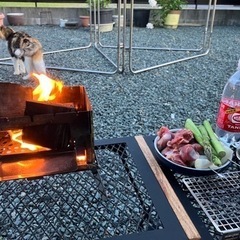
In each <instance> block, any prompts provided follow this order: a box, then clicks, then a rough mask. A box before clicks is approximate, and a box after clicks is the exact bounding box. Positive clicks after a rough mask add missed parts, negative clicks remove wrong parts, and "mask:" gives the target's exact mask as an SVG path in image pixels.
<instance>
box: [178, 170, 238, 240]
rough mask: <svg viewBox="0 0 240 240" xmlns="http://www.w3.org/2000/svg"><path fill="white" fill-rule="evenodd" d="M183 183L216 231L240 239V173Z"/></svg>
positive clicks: (193, 179)
mask: <svg viewBox="0 0 240 240" xmlns="http://www.w3.org/2000/svg"><path fill="white" fill-rule="evenodd" d="M183 182H184V184H185V185H186V187H187V188H188V190H189V191H190V192H191V194H192V195H193V197H194V198H195V199H196V201H197V202H198V203H199V205H200V206H201V208H202V209H203V211H204V212H205V214H206V215H207V217H208V218H209V219H210V221H211V222H212V224H213V225H214V227H215V229H216V231H218V233H220V234H221V235H223V236H228V237H230V236H231V237H232V238H231V239H239V238H238V237H239V234H240V172H239V171H236V172H228V173H223V177H221V176H214V177H212V176H211V177H204V178H203V177H194V178H184V179H183ZM235 237H236V238H235Z"/></svg>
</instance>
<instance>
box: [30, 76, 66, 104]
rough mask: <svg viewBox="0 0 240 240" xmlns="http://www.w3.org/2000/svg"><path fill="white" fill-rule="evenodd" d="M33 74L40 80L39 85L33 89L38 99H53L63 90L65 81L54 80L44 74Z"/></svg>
mask: <svg viewBox="0 0 240 240" xmlns="http://www.w3.org/2000/svg"><path fill="white" fill-rule="evenodd" d="M33 76H34V77H36V78H37V79H38V81H39V85H38V86H37V87H36V88H35V89H34V90H33V96H35V97H36V99H37V100H38V101H51V100H53V99H55V98H56V97H57V95H58V94H60V93H61V92H62V88H63V83H62V82H61V81H56V80H53V79H51V78H49V77H48V76H46V75H44V74H36V73H33Z"/></svg>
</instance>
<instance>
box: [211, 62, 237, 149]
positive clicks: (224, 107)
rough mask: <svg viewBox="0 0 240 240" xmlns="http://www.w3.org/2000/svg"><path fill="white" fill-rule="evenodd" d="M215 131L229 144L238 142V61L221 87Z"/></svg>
mask: <svg viewBox="0 0 240 240" xmlns="http://www.w3.org/2000/svg"><path fill="white" fill-rule="evenodd" d="M215 132H216V134H217V136H218V137H219V138H220V139H221V140H222V141H224V142H225V143H227V144H229V145H236V144H238V145H239V144H240V61H239V63H238V70H237V71H236V72H235V73H234V74H233V75H232V76H231V77H230V78H229V79H228V81H227V83H226V85H225V87H224V89H223V93H222V98H221V102H220V106H219V110H218V115H217V122H216V130H215Z"/></svg>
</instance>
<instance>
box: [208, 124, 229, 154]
mask: <svg viewBox="0 0 240 240" xmlns="http://www.w3.org/2000/svg"><path fill="white" fill-rule="evenodd" d="M203 126H204V127H205V129H206V131H207V133H208V136H209V138H210V142H211V145H212V146H213V148H214V149H215V151H216V153H217V156H218V157H220V158H223V157H225V155H226V152H225V150H224V147H223V145H222V143H221V142H220V141H219V140H218V137H217V136H216V135H215V133H214V131H213V129H212V126H211V124H210V122H209V121H208V120H204V121H203Z"/></svg>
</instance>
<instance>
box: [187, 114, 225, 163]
mask: <svg viewBox="0 0 240 240" xmlns="http://www.w3.org/2000/svg"><path fill="white" fill-rule="evenodd" d="M185 128H186V129H188V130H190V131H191V132H192V133H193V136H194V138H195V139H196V141H197V142H198V143H199V144H200V145H202V146H203V149H204V154H205V155H206V156H207V158H208V159H209V160H210V161H211V162H213V163H214V164H215V165H216V166H221V165H222V162H221V160H220V159H219V157H218V156H217V155H216V153H218V152H216V151H215V148H214V147H213V146H212V144H211V138H210V136H209V133H208V131H207V129H206V127H205V126H204V125H199V126H196V124H195V123H194V122H193V121H192V119H190V118H188V119H187V120H186V122H185Z"/></svg>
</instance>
